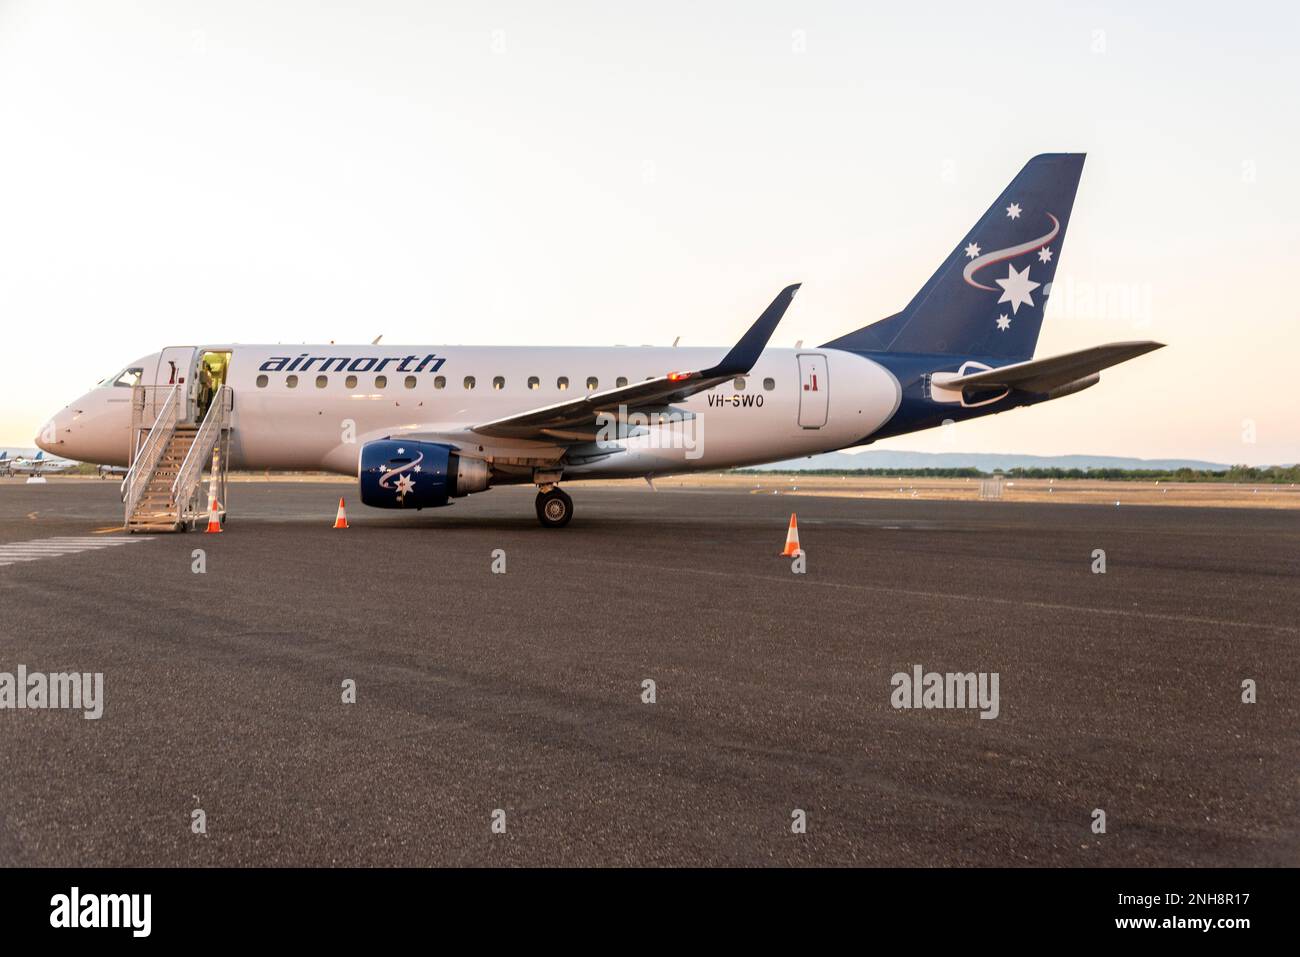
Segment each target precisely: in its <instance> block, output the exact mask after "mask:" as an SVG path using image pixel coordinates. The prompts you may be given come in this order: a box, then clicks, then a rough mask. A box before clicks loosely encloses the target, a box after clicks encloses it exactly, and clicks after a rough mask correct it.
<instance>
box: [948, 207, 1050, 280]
mask: <svg viewBox="0 0 1300 957" xmlns="http://www.w3.org/2000/svg"><path fill="white" fill-rule="evenodd" d="M1047 218H1048V219H1050V220H1051V221H1052V231H1051V232H1049V233H1048V234H1047V235H1046V236H1039V237H1038V238H1037V239H1031V240H1030V241H1029V242H1027V243H1021V244H1020V245H1018V246H1008V247H1007V248H1006V249H994V250H993V251H992V252H987V253H985V254H984V255H983V256H977V257H975V258H974V259H972V260H971V261H970V262H968V263H967V264H966V268H965V269H963V270H962V271H961V278H962V279H965V280H966V284H967V285H969V286H974V287H975V288H976V289H987V290H988V291H989V292H997V291H998V290H997V289H996V288H995V287H993V286H986V285H984V284H983V283H979V282H976V281H975V279H974V276H975V274H976V273H977V272H979V271H980V270H981V269H983V268H984V267H985V266H993V265H996V264H997V263H1000V262H1006V261H1007V260H1008V259H1015V258H1016V257H1017V256H1020V255H1023V254H1024V253H1032V252H1033V251H1034V250H1036V249H1042V248H1043V247H1044V246H1046V245H1047V244H1048V243H1050V242H1051V241H1052V240H1053V239H1055V238H1056V234H1057V233H1059V232H1060V231H1061V221H1060V220H1059V219H1057V218H1056V217H1055V216H1053V215H1052V214H1051V213H1048V214H1047Z"/></svg>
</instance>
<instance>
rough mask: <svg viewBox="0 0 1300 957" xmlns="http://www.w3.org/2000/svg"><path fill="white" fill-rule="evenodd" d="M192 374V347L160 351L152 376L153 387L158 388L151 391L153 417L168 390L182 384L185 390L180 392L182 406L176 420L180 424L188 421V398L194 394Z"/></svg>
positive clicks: (168, 348)
mask: <svg viewBox="0 0 1300 957" xmlns="http://www.w3.org/2000/svg"><path fill="white" fill-rule="evenodd" d="M193 373H194V347H193V346H168V347H167V348H166V349H164V350H163V351H162V353H161V354H160V355H159V356H158V372H157V374H156V375H155V376H154V385H156V386H158V388H156V389H153V390H151V391H152V392H153V396H152V404H153V405H154V406H155V409H154V414H155V415H156V414H157V407H158V406H161V405H162V402H163V400H164V399H165V398H166V397H167V392H168V391H169V390H170V388H171V387H172V386H175V385H176V384H177V383H184V385H185V388H184V389H183V390H182V392H181V395H182V400H183V403H184V404H183V407H182V408H181V414H180V416H179V417H178V420H179V421H181V422H188V421H189V418H190V414H189V412H190V397H191V395H192V394H193V392H194V386H193V382H192V380H193V378H194V375H193Z"/></svg>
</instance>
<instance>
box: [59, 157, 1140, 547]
mask: <svg viewBox="0 0 1300 957" xmlns="http://www.w3.org/2000/svg"><path fill="white" fill-rule="evenodd" d="M1083 163H1084V155H1083V154H1077V153H1075V154H1071V153H1054V154H1053V153H1049V154H1042V155H1039V156H1035V157H1033V158H1032V159H1030V160H1029V162H1028V163H1027V164H1026V165H1025V166H1024V168H1023V169H1022V170H1021V171H1020V172H1019V174H1017V175H1016V177H1015V178H1014V179H1013V180H1012V181H1011V183H1010V185H1009V186H1008V187H1007V188H1006V189H1005V190H1004V191H1003V192H1002V194H1001V195H1000V196H999V197H998V199H997V200H996V201H995V202H994V203H993V205H992V206H990V207H989V209H988V211H987V212H985V213H984V215H983V216H981V217H980V218H979V219H978V220H977V221H976V223H975V225H974V226H973V227H972V228H971V229H970V231H969V232H967V233H966V235H965V236H963V237H962V239H961V240H960V241H959V242H958V243H957V245H956V247H955V248H953V250H952V252H950V253H949V254H948V255H947V256H946V257H945V258H944V259H943V261H942V262H941V263H940V265H939V267H938V269H937V270H936V271H935V272H934V274H933V275H932V276H931V277H930V279H929V280H928V281H927V282H926V283H925V285H923V286H922V287H921V288H920V290H919V291H918V292H917V293H916V295H915V296H914V297H913V298H912V300H911V302H910V303H908V305H907V306H906V307H905V308H904V309H903V310H902V311H901V312H898V313H895V314H894V315H892V316H888V317H887V318H884V319H881V320H879V321H877V322H873V323H871V324H870V325H867V326H864V327H863V328H861V329H857V330H855V331H853V332H850V333H848V334H846V335H843V336H840V337H839V338H836V339H832V340H831V341H829V342H826V343H823V344H822V345H820V346H818V347H816V348H805V347H802V344H801V347H800V348H795V349H778V348H768V341H769V340H770V338H771V336H772V334H773V332H774V330H775V329H776V326H777V323H778V322H780V320H781V318H782V316H783V315H784V314H785V312H786V310H787V308H788V307H789V306H790V303H791V301H792V300H793V298H794V296H795V293H796V291H797V290H798V288H799V286H798V284H795V285H790V286H787V287H786V288H784V289H783V290H781V292H780V293H779V294H778V295H777V296H776V298H775V299H773V300H772V302H771V304H770V305H769V306H768V307H767V308H766V309H765V310H764V311H763V312H762V313H761V315H760V316H759V317H758V319H757V321H755V322H754V323H753V325H752V326H751V327H750V328H749V330H748V331H747V332H746V333H745V334H744V335H743V336H741V338H740V339H739V341H737V342H736V344H735V345H734V346H733V347H732V348H731V349H730V350H729V351H726V352H725V353H724V352H723V351H722V350H715V349H705V348H666V347H665V348H653V347H641V348H631V347H610V348H597V347H583V348H559V347H544V348H519V347H496V346H490V347H489V346H483V347H476V346H454V347H453V346H445V347H444V346H437V347H429V346H417V347H413V348H402V347H395V346H380V345H378V344H377V343H378V340H376V341H375V342H373V343H371V344H369V345H355V346H347V345H334V344H330V345H303V346H300V347H286V346H283V345H240V344H211V343H208V344H202V343H201V344H198V345H186V346H169V347H167V348H164V349H163V350H162V351H161V352H155V353H152V354H151V355H147V356H144V357H143V358H140V359H137V360H136V361H134V362H132V363H130V364H128V365H127V366H126V367H125V368H124V369H123V370H122V371H121V372H120V373H118V374H117V375H115V376H110V377H109V378H108V379H106V380H104V382H103V383H101V385H100V386H99V387H97V388H96V389H94V390H92V391H91V392H89V393H87V394H85V395H83V396H81V397H80V398H78V399H76V400H74V401H73V402H72V403H70V404H69V405H68V406H67V407H66V408H64V409H63V410H61V411H60V412H58V413H57V414H56V415H55V416H54V417H53V418H52V420H51V421H50V423H49V424H47V426H46V427H45V431H44V432H43V436H42V438H40V439H38V444H40V446H41V448H42V449H46V450H48V451H50V452H55V451H57V452H58V453H59V454H63V455H67V456H70V457H74V458H76V459H79V460H82V461H89V462H96V463H101V464H105V465H119V466H123V465H126V464H128V463H127V459H128V444H129V441H130V439H129V433H130V412H129V409H130V407H131V402H130V399H131V392H124V389H123V387H124V386H136V385H153V386H157V387H164V388H167V387H170V388H176V387H177V386H178V385H179V386H181V387H183V388H181V389H180V391H179V393H178V394H181V393H183V398H182V399H181V400H178V402H180V403H181V406H180V412H179V415H180V417H181V418H182V419H183V420H188V421H191V422H194V423H195V424H197V420H198V418H199V416H200V415H201V414H202V412H203V407H204V406H205V404H206V401H205V398H204V397H205V395H206V396H210V395H211V394H212V391H213V389H215V388H217V387H219V386H222V385H225V386H229V387H230V388H231V390H232V393H233V404H232V406H231V411H230V413H229V414H230V416H231V426H232V429H231V433H230V435H231V442H230V448H229V453H228V456H229V457H228V460H227V461H228V464H229V465H230V467H232V468H244V469H276V470H309V471H317V470H324V471H329V472H335V473H339V474H343V475H350V476H353V477H354V478H356V479H357V480H358V483H359V487H360V498H361V501H362V502H363V503H364V504H366V505H370V506H375V507H379V508H395V509H411V508H414V509H422V508H430V507H438V506H444V505H447V504H450V503H451V502H452V500H453V499H455V498H459V497H462V496H465V495H470V494H473V493H478V492H483V491H485V490H487V489H489V488H492V487H494V486H501V485H529V484H532V485H536V486H537V489H538V492H537V497H536V512H537V518H538V520H539V522H540V523H541V524H542V525H543V526H545V527H551V528H558V527H562V526H564V525H567V524H568V523H569V521H570V519H571V518H572V517H573V512H574V507H573V501H572V499H571V498H570V496H569V495H568V494H567V493H566V492H564V491H563V490H562V489H561V488H560V485H561V483H562V482H565V481H569V480H572V479H613V478H627V477H641V478H645V479H646V480H647V481H650V480H652V479H653V478H654V477H656V476H664V475H670V474H674V473H683V472H689V471H706V470H716V469H727V468H735V467H743V466H751V465H758V464H762V463H767V462H776V461H782V460H786V459H792V458H797V457H802V456H808V455H815V454H817V453H820V452H830V451H834V450H838V449H844V448H850V447H854V446H860V445H864V444H869V443H872V442H874V441H877V440H879V439H883V438H887V437H891V436H897V435H903V434H905V433H909V432H915V431H918V430H921V429H930V428H934V427H936V426H940V425H943V424H945V423H948V422H961V421H964V420H967V419H972V418H977V417H980V416H985V415H993V414H996V413H999V412H1005V411H1007V410H1009V409H1014V408H1020V407H1023V406H1029V405H1035V404H1038V403H1040V402H1047V401H1052V400H1055V399H1058V398H1062V397H1064V396H1068V395H1072V394H1074V393H1076V392H1080V391H1082V390H1084V389H1088V388H1091V387H1092V386H1094V385H1096V384H1097V382H1098V381H1099V379H1100V373H1101V371H1102V370H1104V369H1106V368H1109V367H1111V366H1114V365H1116V364H1118V363H1121V362H1125V361H1127V360H1129V359H1132V358H1135V357H1137V356H1140V355H1142V354H1144V353H1147V352H1150V351H1152V350H1153V349H1158V348H1161V347H1162V345H1163V344H1162V343H1158V342H1150V341H1140V342H1116V343H1109V344H1106V345H1099V346H1094V347H1092V348H1089V349H1083V350H1080V351H1077V352H1070V353H1066V354H1062V355H1055V356H1051V357H1047V358H1038V359H1035V358H1034V357H1033V356H1034V350H1035V347H1036V345H1037V341H1038V334H1039V330H1040V328H1041V326H1042V321H1043V312H1044V307H1045V306H1046V304H1047V301H1048V298H1049V296H1050V294H1051V290H1052V280H1053V277H1054V276H1055V274H1056V268H1057V266H1058V264H1059V263H1060V258H1061V249H1062V246H1063V244H1064V241H1065V234H1066V230H1067V227H1068V226H1069V222H1070V213H1071V210H1072V208H1073V205H1074V198H1075V193H1076V190H1077V188H1078V184H1079V178H1080V176H1081V174H1082V171H1083ZM187 380H188V384H187ZM200 380H202V383H200ZM651 484H653V483H651Z"/></svg>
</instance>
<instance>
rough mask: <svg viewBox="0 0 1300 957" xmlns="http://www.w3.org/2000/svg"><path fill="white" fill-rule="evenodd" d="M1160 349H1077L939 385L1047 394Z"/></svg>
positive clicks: (1159, 345) (1123, 345)
mask: <svg viewBox="0 0 1300 957" xmlns="http://www.w3.org/2000/svg"><path fill="white" fill-rule="evenodd" d="M1163 348H1164V343H1163V342H1111V343H1107V344H1106V345H1104V346H1093V347H1092V348H1091V349H1081V350H1079V351H1078V352H1067V353H1064V354H1063V355H1059V356H1050V357H1049V358H1046V359H1031V360H1029V361H1028V362H1017V363H1014V364H1013V365H1009V366H1002V368H1000V369H989V370H988V371H986V372H975V373H972V374H971V375H964V376H960V377H958V378H954V379H948V380H946V381H945V382H944V383H943V387H944V388H945V389H964V388H968V387H970V386H981V387H985V388H992V387H994V386H1002V387H1004V388H1008V389H1020V390H1022V391H1024V392H1050V391H1051V390H1052V389H1055V388H1058V387H1060V386H1063V385H1068V384H1069V383H1071V382H1075V381H1076V380H1078V379H1082V378H1084V377H1086V376H1089V375H1092V374H1094V373H1097V372H1100V371H1101V370H1102V369H1108V368H1110V367H1111V366H1114V365H1119V364H1120V363H1121V362H1127V361H1128V360H1129V359H1136V358H1137V357H1138V356H1140V355H1145V354H1146V353H1148V352H1152V351H1154V350H1156V349H1163Z"/></svg>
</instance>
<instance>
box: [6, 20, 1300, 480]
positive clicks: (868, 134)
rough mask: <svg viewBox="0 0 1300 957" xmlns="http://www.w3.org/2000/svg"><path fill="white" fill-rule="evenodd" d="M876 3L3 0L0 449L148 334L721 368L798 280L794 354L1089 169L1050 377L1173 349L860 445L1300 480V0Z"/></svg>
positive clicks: (894, 306) (786, 329)
mask: <svg viewBox="0 0 1300 957" xmlns="http://www.w3.org/2000/svg"><path fill="white" fill-rule="evenodd" d="M884 6H885V5H877V4H864V3H810V2H807V0H800V2H790V3H755V2H743V3H742V2H736V3H712V4H709V3H698V2H695V3H676V2H667V0H661V2H658V3H654V4H643V5H640V9H639V10H637V11H635V12H634V11H632V10H631V9H630V5H628V4H610V3H595V2H592V3H559V4H537V3H522V2H521V3H473V4H469V3H457V4H450V3H445V4H440V3H414V2H407V3H399V2H367V3H365V4H361V3H289V2H266V0H259V2H232V0H222V2H216V0H214V2H211V3H187V2H182V0H168V2H161V0H160V2H136V3H130V4H127V3H112V2H102V0H101V2H92V0H85V2H58V0H44V2H23V0H0V136H2V137H3V139H0V315H2V316H3V343H4V346H5V357H6V360H7V361H6V363H5V376H6V382H5V386H4V399H3V403H2V404H0V444H7V445H30V444H31V439H32V436H33V435H34V434H35V432H36V430H37V428H38V427H39V426H40V424H41V423H42V422H44V421H45V419H46V418H47V417H48V415H49V414H50V413H51V412H53V411H54V410H55V409H57V408H58V407H60V406H61V405H62V404H64V403H65V402H67V401H68V400H70V399H71V398H73V397H75V395H77V394H79V393H80V392H82V391H84V389H85V388H86V387H87V386H89V385H91V384H92V383H93V382H94V381H96V380H97V379H99V378H102V377H103V376H105V375H107V374H109V373H110V372H113V371H116V369H118V368H119V367H121V366H122V365H124V364H125V363H126V362H127V361H128V360H130V359H133V358H135V357H136V356H138V355H141V354H144V353H148V352H152V351H154V350H156V349H158V348H159V347H161V346H162V345H164V344H169V343H191V342H202V341H209V342H213V341H243V342H266V341H272V342H274V341H286V342H300V341H304V340H306V341H315V342H319V341H328V340H331V339H333V340H337V341H340V342H344V341H361V342H369V341H370V340H371V339H373V338H374V337H375V336H376V335H379V334H380V333H383V334H384V339H385V342H388V343H393V344H399V343H426V344H454V343H483V344H492V343H510V344H529V343H548V344H550V343H573V344H614V343H628V344H640V343H656V344H668V343H670V342H672V340H673V338H674V337H676V336H679V335H680V336H681V337H682V343H683V345H714V344H716V345H719V346H722V347H726V346H729V345H730V344H731V343H732V342H733V341H734V340H735V339H736V338H737V337H738V336H739V335H740V333H741V332H743V331H744V329H745V328H746V327H747V325H748V324H749V323H750V322H751V321H752V320H753V319H754V318H755V317H756V315H757V314H758V312H759V311H760V310H761V309H762V307H763V306H764V305H766V304H767V302H768V301H769V300H770V299H771V297H772V296H773V295H774V294H775V293H776V292H777V290H779V289H780V288H781V287H782V286H783V285H785V284H786V283H789V282H792V281H802V282H803V283H804V287H803V291H802V293H801V295H800V297H799V298H798V300H796V302H795V305H794V306H793V307H792V309H791V310H790V312H789V314H788V315H787V316H786V319H785V320H784V322H783V324H782V326H781V328H780V330H778V332H777V336H776V342H777V343H778V344H782V345H792V344H793V343H794V342H795V340H797V339H802V340H803V341H804V342H805V343H806V344H809V345H813V344H817V343H820V342H824V341H826V340H828V339H831V338H833V337H835V336H837V335H840V334H842V333H844V332H847V331H849V330H851V329H854V328H857V327H858V326H861V325H865V324H866V323H868V322H871V321H873V320H875V319H878V318H881V317H884V316H886V315H888V314H890V313H892V312H895V311H897V310H898V309H900V308H901V307H902V306H904V305H905V304H906V303H907V301H908V299H909V298H910V297H911V295H912V294H913V292H915V290H916V289H917V288H918V287H919V286H920V285H921V284H922V283H923V282H924V281H925V280H926V278H928V277H929V275H930V273H931V272H932V271H933V270H934V268H935V267H936V266H937V265H938V264H939V262H940V260H941V259H942V258H943V256H944V255H945V254H946V253H947V252H948V251H949V250H950V249H951V248H952V246H953V245H955V243H956V242H957V240H958V239H960V238H961V237H962V235H963V234H964V233H965V232H966V230H967V229H969V227H970V226H971V225H972V224H973V223H974V222H975V220H976V219H977V218H978V217H979V215H980V214H981V213H982V212H983V211H984V209H985V208H986V207H987V206H988V205H989V203H990V202H991V201H992V200H993V199H994V198H995V197H996V196H997V194H998V193H999V192H1000V191H1001V190H1002V188H1003V187H1004V186H1005V185H1006V184H1007V182H1009V181H1010V179H1011V177H1012V176H1013V175H1014V174H1015V173H1016V171H1017V170H1019V168H1020V167H1021V166H1022V165H1023V163H1024V162H1025V160H1026V159H1027V158H1028V157H1030V156H1031V155H1033V154H1035V153H1039V152H1057V151H1081V152H1087V153H1088V161H1087V164H1086V166H1085V167H1084V172H1083V181H1082V185H1081V186H1080V190H1079V196H1078V200H1077V202H1076V204H1075V208H1074V213H1073V217H1072V219H1071V228H1070V232H1069V236H1068V240H1067V242H1066V245H1065V249H1064V253H1063V256H1062V259H1061V268H1060V270H1059V272H1058V274H1057V279H1056V286H1055V290H1054V292H1055V294H1054V295H1053V297H1052V300H1051V305H1050V306H1049V307H1048V310H1047V319H1046V322H1045V323H1044V326H1043V334H1042V337H1041V338H1040V340H1039V343H1038V354H1039V355H1048V354H1052V353H1056V352H1062V351H1066V350H1070V349H1076V348H1082V347H1085V346H1088V345H1092V344H1096V343H1101V342H1109V341H1114V340H1123V339H1144V338H1154V339H1159V340H1161V341H1163V342H1167V343H1168V344H1169V347H1168V348H1167V349H1164V350H1161V351H1160V352H1157V353H1155V354H1152V355H1149V356H1146V357H1143V358H1141V359H1138V360H1136V361H1134V362H1131V363H1129V364H1127V365H1125V366H1122V367H1119V368H1117V369H1113V370H1110V371H1108V372H1105V373H1103V377H1102V383H1101V385H1100V386H1098V387H1096V388H1094V389H1092V390H1090V391H1088V392H1085V393H1082V394H1080V395H1077V396H1073V397H1070V398H1067V399H1063V400H1061V401H1059V402H1053V403H1050V404H1048V405H1044V406H1038V407H1036V408H1033V409H1029V410H1021V411H1015V412H1011V413H1008V414H1006V415H1002V416H994V417H991V418H988V419H984V420H980V421H976V422H971V423H965V424H962V425H959V426H955V427H953V428H949V429H943V430H940V431H938V432H930V433H921V434H918V435H914V436H903V437H900V438H896V439H891V440H888V441H887V442H885V443H882V445H881V447H883V448H912V449H928V450H936V451H959V450H970V451H975V450H979V451H1014V452H1033V453H1044V454H1055V453H1069V452H1089V453H1109V454H1123V455H1140V456H1161V457H1164V456H1190V457H1199V458H1209V459H1214V460H1218V461H1225V462H1249V463H1254V464H1263V463H1269V462H1278V461H1288V462H1292V461H1296V460H1297V459H1300V415H1297V410H1298V409H1300V400H1297V398H1296V395H1297V392H1296V385H1295V379H1296V367H1297V365H1300V331H1298V330H1300V322H1298V319H1300V316H1298V315H1297V313H1298V312H1300V307H1297V305H1296V302H1297V300H1296V296H1295V294H1294V292H1288V291H1287V289H1288V287H1287V286H1286V283H1287V282H1288V281H1289V279H1290V278H1293V277H1294V276H1295V275H1296V274H1297V272H1298V271H1300V235H1297V234H1298V233H1300V226H1298V225H1297V224H1298V223H1300V185H1298V184H1297V173H1296V170H1297V164H1298V160H1300V156H1298V153H1300V151H1298V149H1297V147H1300V123H1297V121H1296V119H1295V102H1294V101H1295V91H1296V89H1297V82H1296V81H1297V75H1296V74H1297V67H1296V49H1297V45H1298V44H1300V29H1298V27H1300V15H1298V14H1297V12H1296V6H1295V5H1294V4H1282V3H1270V4H1253V3H1249V2H1237V3H1233V4H1231V5H1230V6H1225V5H1224V4H1223V3H1214V4H1208V3H1207V4H1188V3H1169V4H1134V3H1127V4H1115V5H1114V6H1106V5H1084V4H1070V5H1069V6H1068V9H1067V8H1066V5H1064V4H1062V5H1060V6H1059V7H1058V6H1056V5H1053V4H1050V3H1043V2H1041V0H1040V2H1026V3H994V4H992V5H989V4H972V3H969V2H962V3H953V4H936V3H929V4H891V5H888V6H889V7H892V8H893V9H877V8H883V7H884ZM362 11H364V12H362ZM1252 428H1253V431H1254V435H1255V441H1254V442H1250V441H1247V439H1249V438H1250V430H1251V429H1252Z"/></svg>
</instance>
